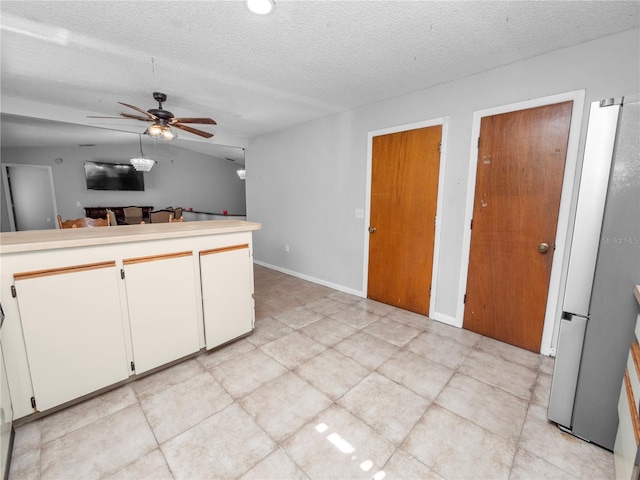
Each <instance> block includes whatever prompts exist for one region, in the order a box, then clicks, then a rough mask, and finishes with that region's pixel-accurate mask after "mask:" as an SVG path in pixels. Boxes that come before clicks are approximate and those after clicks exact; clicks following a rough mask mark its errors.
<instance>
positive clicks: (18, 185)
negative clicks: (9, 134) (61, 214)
mask: <svg viewBox="0 0 640 480" xmlns="http://www.w3.org/2000/svg"><path fill="white" fill-rule="evenodd" d="M2 188H3V190H4V196H3V204H4V205H3V206H6V209H7V218H8V220H9V229H10V231H22V230H46V229H55V228H56V225H57V223H56V216H57V215H58V208H57V206H56V197H55V193H54V189H53V173H52V171H51V167H50V166H48V165H19V164H3V165H2Z"/></svg>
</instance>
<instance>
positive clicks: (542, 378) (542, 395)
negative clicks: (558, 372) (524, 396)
mask: <svg viewBox="0 0 640 480" xmlns="http://www.w3.org/2000/svg"><path fill="white" fill-rule="evenodd" d="M551 379H552V377H551V375H547V374H546V373H542V372H540V373H538V378H536V384H535V388H534V390H533V396H532V397H531V403H533V404H534V405H539V406H541V407H544V408H547V407H548V406H549V393H550V392H551Z"/></svg>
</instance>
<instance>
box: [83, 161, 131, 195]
mask: <svg viewBox="0 0 640 480" xmlns="http://www.w3.org/2000/svg"><path fill="white" fill-rule="evenodd" d="M84 175H85V177H86V179H87V190H135V191H143V190H144V175H143V174H142V172H138V171H137V170H136V169H135V168H133V165H127V164H120V163H105V162H84Z"/></svg>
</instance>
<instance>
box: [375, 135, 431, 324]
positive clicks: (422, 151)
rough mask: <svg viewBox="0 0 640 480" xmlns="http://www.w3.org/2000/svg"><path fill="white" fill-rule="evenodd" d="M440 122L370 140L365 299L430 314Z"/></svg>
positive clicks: (378, 136)
mask: <svg viewBox="0 0 640 480" xmlns="http://www.w3.org/2000/svg"><path fill="white" fill-rule="evenodd" d="M442 137H443V126H442V125H441V124H437V125H432V126H425V127H422V128H413V129H408V130H404V131H399V132H394V133H388V134H380V135H376V136H373V137H372V138H371V177H370V178H371V195H370V202H371V203H370V221H369V242H368V243H369V249H368V253H369V257H368V273H367V297H368V298H371V299H372V300H376V301H379V302H382V303H386V304H389V305H393V306H396V307H399V308H402V309H405V310H409V311H412V312H416V313H419V314H422V315H428V314H429V310H430V303H431V284H432V276H433V258H434V249H435V237H436V235H435V230H436V210H437V203H438V202H437V200H438V184H439V177H440V149H441V142H442Z"/></svg>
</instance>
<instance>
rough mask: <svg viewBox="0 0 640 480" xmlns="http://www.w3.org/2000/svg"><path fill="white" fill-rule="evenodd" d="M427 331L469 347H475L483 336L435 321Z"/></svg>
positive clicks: (428, 326)
mask: <svg viewBox="0 0 640 480" xmlns="http://www.w3.org/2000/svg"><path fill="white" fill-rule="evenodd" d="M426 330H427V331H428V332H431V333H435V334H437V335H440V336H441V337H447V338H450V339H451V340H455V341H456V342H458V343H461V344H462V345H466V346H467V347H473V346H474V345H476V344H477V343H478V342H479V341H480V339H481V338H482V336H481V335H478V334H477V333H475V332H472V331H470V330H465V329H464V328H458V327H454V326H453V325H447V324H446V323H443V322H437V321H433V322H431V323H429V325H427V328H426Z"/></svg>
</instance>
